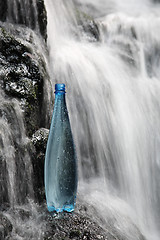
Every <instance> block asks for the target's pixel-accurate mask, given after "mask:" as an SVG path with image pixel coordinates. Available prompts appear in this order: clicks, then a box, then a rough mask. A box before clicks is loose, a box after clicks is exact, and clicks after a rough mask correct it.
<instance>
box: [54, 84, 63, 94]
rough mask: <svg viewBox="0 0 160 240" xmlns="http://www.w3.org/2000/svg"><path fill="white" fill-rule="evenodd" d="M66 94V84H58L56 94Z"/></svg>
mask: <svg viewBox="0 0 160 240" xmlns="http://www.w3.org/2000/svg"><path fill="white" fill-rule="evenodd" d="M59 91H62V92H65V84H64V83H57V84H55V92H59Z"/></svg>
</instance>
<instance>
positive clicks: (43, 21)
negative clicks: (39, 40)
mask: <svg viewBox="0 0 160 240" xmlns="http://www.w3.org/2000/svg"><path fill="white" fill-rule="evenodd" d="M37 11H38V22H39V30H40V33H41V35H42V36H43V37H44V39H45V40H47V13H46V8H45V5H44V0H39V1H37Z"/></svg>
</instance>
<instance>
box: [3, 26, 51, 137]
mask: <svg viewBox="0 0 160 240" xmlns="http://www.w3.org/2000/svg"><path fill="white" fill-rule="evenodd" d="M33 34H34V33H33V32H32V31H30V32H29V34H28V35H27V36H26V37H28V39H27V41H24V40H23V39H20V38H19V37H20V36H18V37H17V36H15V35H14V33H13V32H12V31H8V29H6V28H5V26H4V25H3V24H1V25H0V67H1V75H0V80H1V81H0V84H1V86H2V88H3V90H4V91H5V93H6V95H7V96H8V97H10V98H16V99H18V100H19V101H20V104H21V106H22V109H23V111H24V115H25V125H26V132H27V135H28V136H32V134H33V133H34V132H35V130H36V129H38V128H39V127H40V126H41V125H43V122H44V119H43V118H44V116H43V115H42V112H41V111H42V110H43V106H42V105H43V94H44V93H43V86H44V77H45V78H49V77H48V76H47V70H46V66H45V61H44V59H43V56H42V55H41V54H40V53H38V52H37V53H36V52H33V51H34V49H33V46H32V45H34V44H35V43H34V42H33ZM35 53H36V54H35ZM39 59H40V60H39Z"/></svg>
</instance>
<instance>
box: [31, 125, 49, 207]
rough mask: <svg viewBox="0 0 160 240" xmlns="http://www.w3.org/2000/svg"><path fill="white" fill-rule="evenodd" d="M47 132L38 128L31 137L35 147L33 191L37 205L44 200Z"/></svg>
mask: <svg viewBox="0 0 160 240" xmlns="http://www.w3.org/2000/svg"><path fill="white" fill-rule="evenodd" d="M48 135H49V130H48V129H46V128H40V129H39V130H37V131H36V132H35V133H34V134H33V136H32V143H33V145H34V147H35V150H36V152H35V157H34V158H33V172H34V191H35V195H36V199H37V201H38V202H39V203H41V202H43V201H44V199H45V195H44V159H45V151H46V145H47V140H48Z"/></svg>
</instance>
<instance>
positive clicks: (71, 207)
mask: <svg viewBox="0 0 160 240" xmlns="http://www.w3.org/2000/svg"><path fill="white" fill-rule="evenodd" d="M47 208H48V211H49V212H56V213H60V212H69V213H70V212H73V211H74V205H73V204H71V205H65V206H63V207H62V208H55V207H54V206H47Z"/></svg>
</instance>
